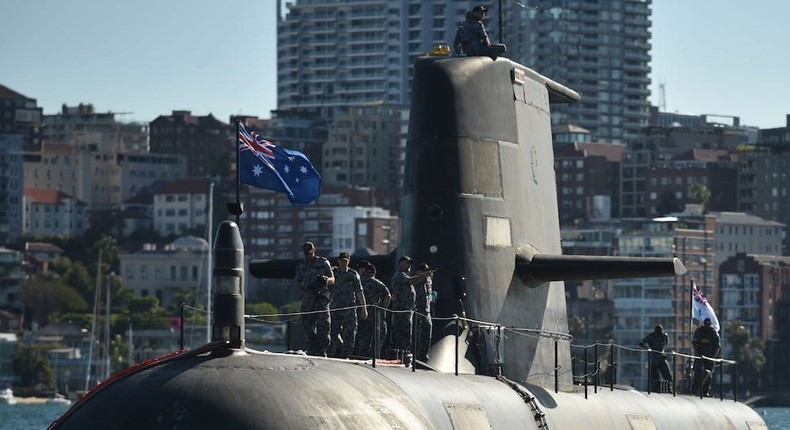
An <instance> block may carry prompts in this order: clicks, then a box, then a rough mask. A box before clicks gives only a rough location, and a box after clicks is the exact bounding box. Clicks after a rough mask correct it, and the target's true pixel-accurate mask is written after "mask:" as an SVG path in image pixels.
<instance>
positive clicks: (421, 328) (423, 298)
mask: <svg viewBox="0 0 790 430" xmlns="http://www.w3.org/2000/svg"><path fill="white" fill-rule="evenodd" d="M429 269H430V268H429V267H428V265H427V264H425V263H422V264H420V265H419V266H418V267H417V274H418V275H420V274H423V273H425V272H427V271H428V270H429ZM414 293H415V297H416V305H415V306H416V308H415V310H416V313H415V314H414V330H416V332H417V333H416V336H415V337H416V338H417V339H416V340H417V342H416V344H415V348H416V349H417V354H416V357H417V360H421V361H428V350H429V349H431V332H432V331H433V324H432V322H431V299H432V298H433V280H432V279H431V277H430V276H428V277H426V278H425V279H423V280H422V281H420V282H417V283H416V284H414Z"/></svg>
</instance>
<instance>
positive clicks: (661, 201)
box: [645, 148, 738, 217]
mask: <svg viewBox="0 0 790 430" xmlns="http://www.w3.org/2000/svg"><path fill="white" fill-rule="evenodd" d="M646 174H647V178H646V182H645V195H646V197H647V198H646V199H645V206H646V208H647V216H653V217H655V216H661V215H666V214H668V213H672V212H676V211H679V210H682V208H683V207H685V205H686V204H688V203H703V204H704V205H705V207H706V209H707V210H710V211H734V210H736V209H737V207H738V201H737V197H736V196H737V191H738V159H737V154H736V153H735V152H733V151H728V150H724V149H699V148H698V149H692V150H690V151H688V152H686V153H683V154H680V155H678V156H676V157H674V158H672V159H671V160H669V161H663V160H659V161H657V162H656V163H655V164H654V165H653V166H651V167H650V168H648V169H647V172H646Z"/></svg>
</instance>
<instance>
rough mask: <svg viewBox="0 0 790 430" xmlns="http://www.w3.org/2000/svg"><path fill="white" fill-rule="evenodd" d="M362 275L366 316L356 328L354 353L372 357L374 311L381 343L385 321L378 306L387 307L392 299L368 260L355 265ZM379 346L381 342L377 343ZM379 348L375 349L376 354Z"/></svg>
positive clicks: (383, 336)
mask: <svg viewBox="0 0 790 430" xmlns="http://www.w3.org/2000/svg"><path fill="white" fill-rule="evenodd" d="M357 269H358V270H359V273H360V275H362V292H363V293H364V294H365V303H366V304H367V308H368V318H367V319H366V320H362V321H360V322H359V329H358V330H357V341H356V345H355V346H354V355H357V356H360V357H373V351H374V349H373V347H374V341H375V331H374V330H376V317H375V314H374V312H376V313H378V314H379V340H380V341H381V342H382V343H383V342H384V339H385V338H386V337H387V322H386V318H385V315H384V313H383V312H382V310H381V309H377V308H376V306H379V307H381V308H383V309H387V308H388V307H389V305H390V301H391V300H392V296H391V295H390V290H389V288H387V286H386V285H384V283H383V282H381V281H380V280H378V279H377V278H376V266H374V265H372V264H371V263H370V262H369V261H363V262H362V263H360V265H359V266H358V267H357ZM379 348H381V344H379ZM380 353H381V350H378V351H376V356H378V355H379V354H380Z"/></svg>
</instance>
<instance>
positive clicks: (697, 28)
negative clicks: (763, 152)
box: [0, 0, 790, 128]
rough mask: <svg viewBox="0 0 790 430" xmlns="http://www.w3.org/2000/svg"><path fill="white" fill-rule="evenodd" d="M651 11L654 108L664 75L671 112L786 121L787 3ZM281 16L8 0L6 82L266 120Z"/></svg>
mask: <svg viewBox="0 0 790 430" xmlns="http://www.w3.org/2000/svg"><path fill="white" fill-rule="evenodd" d="M504 1H512V0H504ZM520 2H522V1H520ZM652 9H653V17H652V21H653V26H652V32H653V39H652V42H651V43H652V50H651V56H652V61H651V67H652V74H651V78H652V84H651V86H650V90H651V97H650V100H651V102H652V103H653V104H658V103H659V101H660V98H659V95H658V94H659V83H663V85H664V102H665V105H666V110H667V111H669V112H680V113H687V114H712V115H724V116H738V117H740V118H741V124H742V125H752V126H757V127H761V128H772V127H784V126H785V125H786V119H785V117H786V115H787V114H790V102H788V100H790V79H788V76H790V55H788V52H790V47H789V46H790V31H788V30H786V28H787V27H786V20H787V17H788V16H790V1H786V0H761V1H760V2H744V1H742V0H741V1H735V0H653V2H652ZM275 20H276V12H275V0H231V1H220V0H111V1H107V0H0V85H5V86H7V87H9V88H11V89H12V90H14V91H16V92H19V93H21V94H23V95H25V96H27V97H30V98H34V99H36V100H37V102H38V106H40V107H43V109H44V113H45V114H55V113H57V112H59V110H60V106H61V105H63V104H64V103H65V104H67V105H69V106H74V105H77V104H79V103H92V104H93V105H94V107H95V109H96V111H97V112H108V111H112V112H118V113H123V114H122V115H119V116H118V119H119V120H121V121H141V122H149V121H152V120H153V119H155V118H156V117H157V116H159V115H169V114H170V113H171V112H172V111H173V110H189V111H192V113H193V114H195V115H207V114H209V113H211V114H213V115H214V116H215V117H217V118H218V119H220V120H222V121H226V122H227V121H229V117H230V115H236V114H245V115H254V116H258V117H261V118H269V117H270V111H271V110H273V109H275V108H276V104H277V94H276V79H277V78H276V71H277V70H276V69H277V64H276V24H275ZM489 25H495V23H493V22H492V23H491V24H489ZM505 42H507V41H505Z"/></svg>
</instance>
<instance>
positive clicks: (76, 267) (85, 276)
mask: <svg viewBox="0 0 790 430" xmlns="http://www.w3.org/2000/svg"><path fill="white" fill-rule="evenodd" d="M64 267H65V266H64ZM62 279H63V283H64V284H65V285H67V286H69V287H71V288H73V289H74V290H75V291H77V292H78V293H79V294H80V295H81V296H82V298H83V299H85V301H86V302H87V303H93V292H94V290H95V288H96V287H95V281H94V279H93V277H92V276H91V275H90V274H89V273H88V270H87V269H86V268H85V266H84V265H83V264H82V263H81V262H79V261H74V262H71V264H70V265H69V267H67V268H66V270H65V272H64V273H63V275H62Z"/></svg>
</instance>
